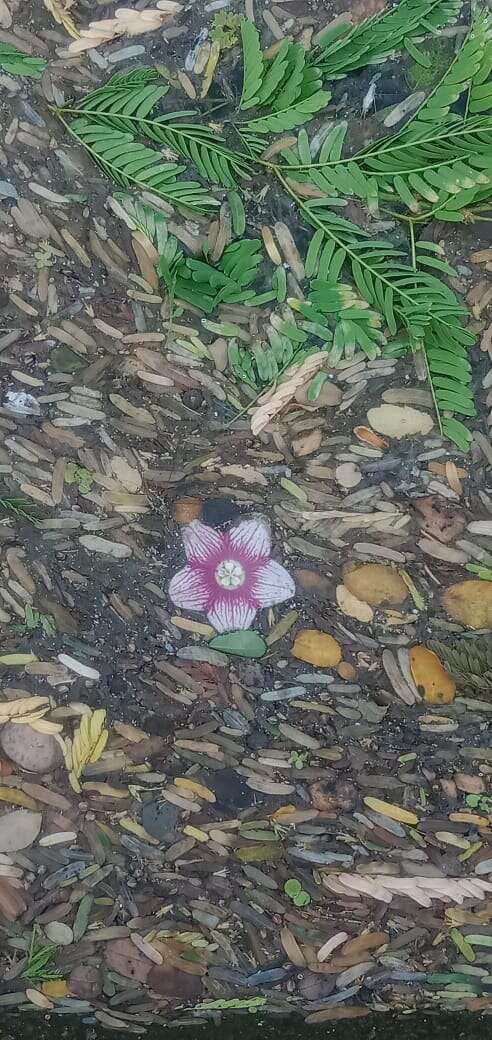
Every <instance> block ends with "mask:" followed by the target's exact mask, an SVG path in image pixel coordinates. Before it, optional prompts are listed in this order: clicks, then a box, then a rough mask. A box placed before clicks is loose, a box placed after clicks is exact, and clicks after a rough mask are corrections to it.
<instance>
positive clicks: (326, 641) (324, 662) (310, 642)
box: [292, 628, 342, 668]
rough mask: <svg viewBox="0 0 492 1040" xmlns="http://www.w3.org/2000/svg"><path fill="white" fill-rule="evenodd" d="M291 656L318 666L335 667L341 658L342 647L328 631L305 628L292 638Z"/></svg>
mask: <svg viewBox="0 0 492 1040" xmlns="http://www.w3.org/2000/svg"><path fill="white" fill-rule="evenodd" d="M292 656H293V657H296V658H297V659H298V660H299V661H306V662H307V664H313V665H315V666H316V667H318V668H335V667H336V666H337V664H340V661H341V660H342V648H341V646H340V644H339V643H337V641H336V639H334V638H333V636H330V635H328V633H326V632H318V631H317V630H316V629H314V628H305V629H303V630H302V631H301V632H298V634H297V636H296V638H295V640H294V645H293V647H292Z"/></svg>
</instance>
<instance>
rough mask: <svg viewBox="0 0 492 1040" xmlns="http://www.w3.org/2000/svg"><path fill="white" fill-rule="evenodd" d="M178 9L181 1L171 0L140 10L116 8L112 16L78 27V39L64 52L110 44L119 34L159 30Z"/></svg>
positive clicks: (71, 52) (162, 0) (79, 50)
mask: <svg viewBox="0 0 492 1040" xmlns="http://www.w3.org/2000/svg"><path fill="white" fill-rule="evenodd" d="M178 11H181V4H178V3H175V2H174V0H158V3H157V5H156V7H151V8H147V9H146V10H144V11H138V10H137V9H135V10H134V9H132V8H127V7H119V8H117V10H116V11H115V17H114V18H103V19H102V20H101V21H98V22H90V23H89V28H88V29H82V30H81V32H80V38H79V39H78V40H74V42H73V43H71V44H70V46H69V48H68V53H69V54H81V53H82V51H87V50H89V49H91V48H92V47H100V46H101V44H103V43H110V42H111V40H114V39H116V38H117V37H119V36H140V33H145V32H152V31H154V30H155V29H160V28H161V26H162V25H164V23H165V22H166V21H167V19H168V18H170V17H171V16H172V15H174V14H177V13H178Z"/></svg>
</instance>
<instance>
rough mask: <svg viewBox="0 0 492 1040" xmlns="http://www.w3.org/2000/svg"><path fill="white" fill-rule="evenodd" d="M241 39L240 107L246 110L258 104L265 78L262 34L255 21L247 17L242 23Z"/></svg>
mask: <svg viewBox="0 0 492 1040" xmlns="http://www.w3.org/2000/svg"><path fill="white" fill-rule="evenodd" d="M241 40H242V44H243V89H242V93H241V100H240V102H239V108H240V109H242V110H243V111H244V110H245V109H247V108H254V106H255V105H257V104H258V92H259V90H260V88H261V84H262V78H263V55H262V53H261V44H260V34H259V32H258V29H257V28H256V25H253V22H249V21H247V20H246V19H245V21H244V22H243V23H242V25H241Z"/></svg>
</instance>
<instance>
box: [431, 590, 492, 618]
mask: <svg viewBox="0 0 492 1040" xmlns="http://www.w3.org/2000/svg"><path fill="white" fill-rule="evenodd" d="M442 605H443V607H444V609H445V611H446V614H448V615H449V617H451V618H453V621H459V622H460V624H462V625H466V626H467V627H468V628H491V627H492V581H481V580H477V581H472V580H471V581H460V582H458V583H457V584H456V585H450V586H449V588H448V589H446V591H445V592H444V593H443V596H442Z"/></svg>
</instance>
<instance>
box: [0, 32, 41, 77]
mask: <svg viewBox="0 0 492 1040" xmlns="http://www.w3.org/2000/svg"><path fill="white" fill-rule="evenodd" d="M46 64H47V63H46V61H45V60H44V58H32V57H31V56H30V55H29V54H23V53H22V51H19V50H18V49H17V47H13V46H12V45H11V44H10V43H2V42H1V41H0V69H2V70H3V71H4V72H8V73H9V75H11V76H27V77H28V78H29V79H40V78H41V76H42V75H43V72H44V70H45V68H46Z"/></svg>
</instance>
